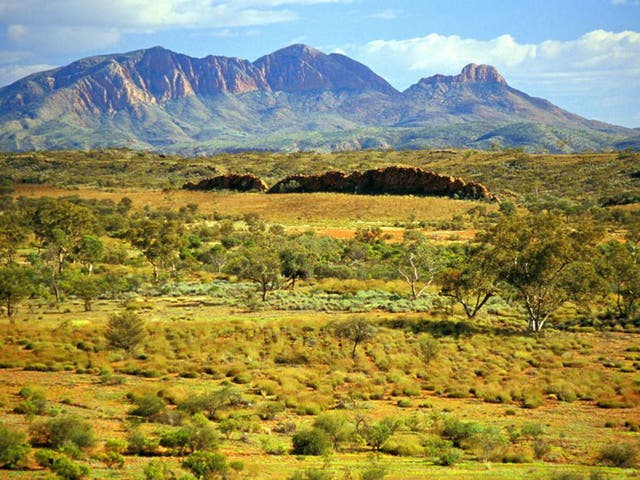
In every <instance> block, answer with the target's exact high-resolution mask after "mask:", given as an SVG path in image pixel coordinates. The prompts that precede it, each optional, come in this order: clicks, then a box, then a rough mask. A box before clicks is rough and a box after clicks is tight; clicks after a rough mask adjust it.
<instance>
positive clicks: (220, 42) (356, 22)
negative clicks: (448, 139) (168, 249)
mask: <svg viewBox="0 0 640 480" xmlns="http://www.w3.org/2000/svg"><path fill="white" fill-rule="evenodd" d="M292 43H306V44H308V45H310V46H313V47H315V48H318V49H320V50H322V51H324V52H326V53H331V52H341V53H344V54H346V55H349V56H350V57H352V58H354V59H356V60H358V61H361V62H363V63H365V64H366V65H368V66H369V67H371V68H372V69H373V70H374V71H375V72H376V73H378V74H379V75H381V76H383V77H384V78H385V79H387V80H388V81H389V82H390V83H391V84H393V85H394V86H395V87H396V88H398V89H400V90H403V89H405V88H407V87H408V86H409V85H411V84H413V83H415V82H417V81H418V80H419V79H420V78H422V77H426V76H430V75H433V74H436V73H443V74H455V73H458V72H459V71H460V70H461V69H462V67H463V66H464V65H466V64H467V63H472V62H473V63H489V64H492V65H494V66H496V67H497V68H498V70H499V71H500V72H501V73H502V74H503V75H504V76H505V78H506V79H507V82H509V84H511V85H512V86H513V87H515V88H518V89H520V90H523V91H525V92H526V93H528V94H530V95H533V96H538V97H543V98H546V99H548V100H550V101H552V102H553V103H555V104H557V105H558V106H560V107H562V108H565V109H567V110H570V111H572V112H575V113H578V114H580V115H583V116H586V117H588V118H593V119H597V120H603V121H607V122H610V123H615V124H619V125H626V126H631V127H640V0H553V1H549V0H528V1H524V0H494V1H491V0H484V1H478V0H462V1H460V0H458V1H456V0H0V86H1V85H7V84H9V83H11V82H12V81H15V80H17V79H18V78H21V77H23V76H25V75H27V74H29V73H32V72H34V71H40V70H45V69H48V68H53V67H55V66H60V65H66V64H68V63H70V62H72V61H74V60H77V59H79V58H82V57H86V56H91V55H97V54H104V53H115V52H126V51H130V50H136V49H140V48H147V47H151V46H155V45H161V46H164V47H166V48H169V49H171V50H175V51H178V52H180V53H185V54H187V55H190V56H194V57H203V56H206V55H209V54H213V55H226V56H236V57H241V58H246V59H248V60H255V59H256V58H258V57H260V56H262V55H265V54H268V53H271V52H273V51H275V50H277V49H279V48H282V47H284V46H286V45H289V44H292Z"/></svg>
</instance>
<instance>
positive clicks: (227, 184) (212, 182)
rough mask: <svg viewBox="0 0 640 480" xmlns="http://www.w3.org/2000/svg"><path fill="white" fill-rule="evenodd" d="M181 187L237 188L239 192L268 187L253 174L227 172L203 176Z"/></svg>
mask: <svg viewBox="0 0 640 480" xmlns="http://www.w3.org/2000/svg"><path fill="white" fill-rule="evenodd" d="M182 188H183V189H185V190H237V191H239V192H248V191H251V190H255V191H258V192H264V191H266V190H267V188H268V187H267V184H266V183H264V182H263V181H262V180H261V179H260V178H258V177H256V176H255V175H252V174H247V175H238V174H235V173H229V174H227V175H218V176H217V177H212V178H205V179H204V180H201V181H199V182H198V183H185V184H184V185H183V186H182Z"/></svg>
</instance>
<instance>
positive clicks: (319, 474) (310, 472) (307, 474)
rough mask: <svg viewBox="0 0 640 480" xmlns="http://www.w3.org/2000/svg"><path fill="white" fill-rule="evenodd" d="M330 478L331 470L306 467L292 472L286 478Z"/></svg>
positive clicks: (324, 479)
mask: <svg viewBox="0 0 640 480" xmlns="http://www.w3.org/2000/svg"><path fill="white" fill-rule="evenodd" d="M332 478H333V475H332V474H331V472H328V471H326V470H324V469H320V468H308V469H306V470H298V471H296V472H294V473H293V475H291V476H290V477H288V478H287V480H331V479H332Z"/></svg>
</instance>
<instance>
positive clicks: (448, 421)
mask: <svg viewBox="0 0 640 480" xmlns="http://www.w3.org/2000/svg"><path fill="white" fill-rule="evenodd" d="M481 431H482V428H481V426H480V425H478V424H477V423H474V422H463V421H461V420H458V419H456V418H450V417H449V418H445V421H444V427H443V430H442V437H443V438H445V439H447V440H451V442H453V446H454V447H461V446H462V444H463V443H464V442H465V441H466V440H469V439H470V438H471V437H472V436H473V435H474V434H477V433H480V432H481Z"/></svg>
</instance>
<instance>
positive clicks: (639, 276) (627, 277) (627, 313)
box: [599, 240, 640, 319]
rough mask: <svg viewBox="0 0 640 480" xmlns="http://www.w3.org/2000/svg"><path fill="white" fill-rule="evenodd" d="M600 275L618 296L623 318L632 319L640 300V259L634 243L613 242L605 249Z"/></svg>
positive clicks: (619, 312)
mask: <svg viewBox="0 0 640 480" xmlns="http://www.w3.org/2000/svg"><path fill="white" fill-rule="evenodd" d="M602 250H603V260H604V261H603V262H601V264H600V269H599V270H600V273H601V275H602V276H603V277H604V278H605V280H606V281H607V282H608V283H609V288H610V289H611V291H612V292H613V293H614V294H615V295H616V308H617V309H618V315H619V316H620V317H621V318H627V319H630V318H632V317H633V316H634V315H635V313H636V308H637V307H636V303H637V302H638V300H639V299H640V259H639V258H638V256H637V252H636V246H635V245H634V243H633V242H632V241H627V242H626V243H621V242H619V241H617V240H613V241H611V242H609V243H608V244H607V245H605V246H604V247H603V248H602Z"/></svg>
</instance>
